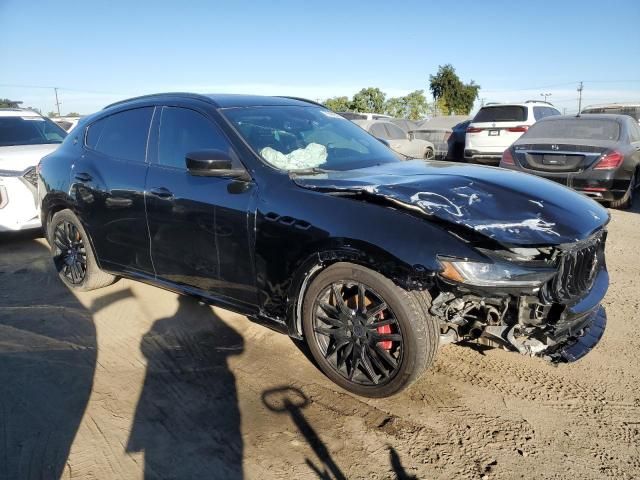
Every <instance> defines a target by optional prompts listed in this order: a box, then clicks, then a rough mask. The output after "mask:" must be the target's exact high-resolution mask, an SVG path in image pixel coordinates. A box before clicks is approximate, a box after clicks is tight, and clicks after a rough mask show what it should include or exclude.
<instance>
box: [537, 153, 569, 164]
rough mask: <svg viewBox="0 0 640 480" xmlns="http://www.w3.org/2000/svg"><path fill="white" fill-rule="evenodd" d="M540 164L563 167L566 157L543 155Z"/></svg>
mask: <svg viewBox="0 0 640 480" xmlns="http://www.w3.org/2000/svg"><path fill="white" fill-rule="evenodd" d="M542 163H543V165H565V164H566V163H567V157H566V156H565V155H544V156H543V157H542Z"/></svg>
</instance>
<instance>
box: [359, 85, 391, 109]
mask: <svg viewBox="0 0 640 480" xmlns="http://www.w3.org/2000/svg"><path fill="white" fill-rule="evenodd" d="M385 97H386V95H385V94H384V92H383V91H382V90H380V89H379V88H372V87H369V88H363V89H362V90H360V91H359V92H358V93H356V94H355V95H354V96H353V102H352V108H353V110H354V111H356V112H370V113H384V106H385V102H384V100H385Z"/></svg>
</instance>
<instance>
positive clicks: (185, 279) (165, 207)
mask: <svg viewBox="0 0 640 480" xmlns="http://www.w3.org/2000/svg"><path fill="white" fill-rule="evenodd" d="M152 130H153V134H152V138H154V142H153V157H154V159H153V162H152V164H151V165H150V167H149V173H148V175H147V182H146V192H145V202H146V207H147V222H148V225H149V232H150V235H151V257H152V259H153V265H154V267H155V271H156V276H157V278H158V279H161V280H165V281H169V282H172V283H176V284H180V285H186V286H189V287H194V288H197V289H200V290H203V291H205V292H208V293H209V294H211V295H213V296H217V297H224V298H223V300H224V299H227V300H231V301H233V302H240V303H242V304H247V305H255V304H256V303H257V294H256V288H255V273H254V262H253V235H252V232H253V228H252V227H251V225H253V222H254V213H253V212H255V199H254V197H255V195H256V192H257V187H256V186H255V184H254V183H253V182H250V181H249V182H246V181H240V180H235V179H232V178H224V177H215V176H197V175H192V174H191V173H189V171H188V170H187V168H186V163H185V157H186V154H187V153H189V152H194V151H199V150H205V149H215V150H221V151H224V152H229V155H230V156H231V157H232V158H234V162H235V163H236V165H234V168H244V167H243V166H242V163H241V162H240V161H239V160H238V159H237V156H236V155H235V154H234V152H233V149H232V147H231V146H230V143H229V141H228V140H227V138H226V137H225V135H224V133H223V132H222V131H221V130H220V128H219V127H218V126H217V125H216V124H215V123H214V121H213V120H212V119H210V118H209V117H207V116H205V114H204V113H202V112H198V111H195V110H191V109H188V108H183V107H169V106H165V107H162V109H161V110H160V114H159V116H158V121H157V124H154V127H153V128H152Z"/></svg>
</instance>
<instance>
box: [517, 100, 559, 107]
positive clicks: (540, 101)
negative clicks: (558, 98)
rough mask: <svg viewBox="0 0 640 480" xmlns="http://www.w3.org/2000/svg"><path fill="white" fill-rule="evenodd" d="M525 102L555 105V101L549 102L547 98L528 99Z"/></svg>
mask: <svg viewBox="0 0 640 480" xmlns="http://www.w3.org/2000/svg"><path fill="white" fill-rule="evenodd" d="M524 103H546V104H547V105H551V106H553V103H551V102H547V101H545V100H527V101H526V102H524Z"/></svg>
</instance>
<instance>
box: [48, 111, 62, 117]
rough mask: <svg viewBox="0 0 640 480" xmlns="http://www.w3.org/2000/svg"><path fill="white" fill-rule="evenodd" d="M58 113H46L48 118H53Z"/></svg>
mask: <svg viewBox="0 0 640 480" xmlns="http://www.w3.org/2000/svg"><path fill="white" fill-rule="evenodd" d="M59 116H60V115H58V113H57V112H49V113H47V117H49V118H54V117H59Z"/></svg>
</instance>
